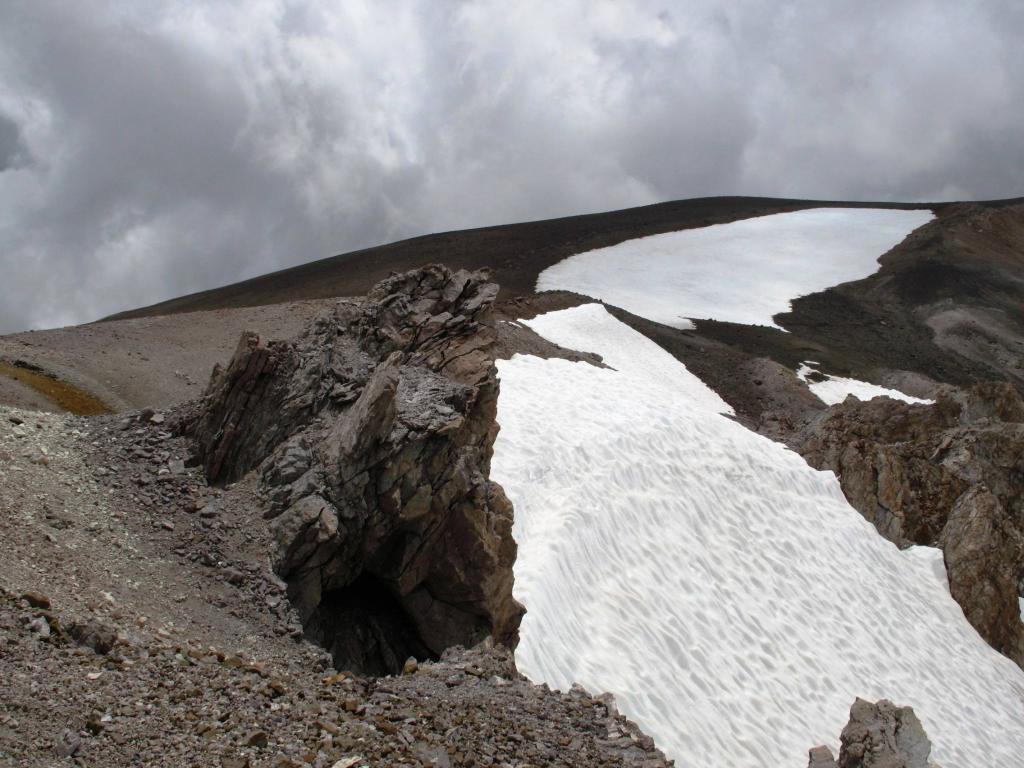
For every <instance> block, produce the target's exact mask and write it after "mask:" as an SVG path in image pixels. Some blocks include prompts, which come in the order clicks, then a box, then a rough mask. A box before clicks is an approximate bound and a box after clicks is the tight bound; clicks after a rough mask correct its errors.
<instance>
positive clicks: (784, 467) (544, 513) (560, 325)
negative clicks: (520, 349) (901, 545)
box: [492, 304, 1024, 768]
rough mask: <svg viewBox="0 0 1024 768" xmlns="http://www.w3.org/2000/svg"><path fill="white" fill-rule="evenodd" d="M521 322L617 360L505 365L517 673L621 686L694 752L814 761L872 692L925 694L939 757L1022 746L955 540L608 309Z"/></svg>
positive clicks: (498, 455) (706, 760) (636, 712)
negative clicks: (851, 479)
mask: <svg viewBox="0 0 1024 768" xmlns="http://www.w3.org/2000/svg"><path fill="white" fill-rule="evenodd" d="M523 322H524V323H525V324H526V325H529V326H530V327H532V328H533V329H534V330H535V331H536V332H537V333H539V334H541V335H542V336H544V337H545V338H547V339H549V340H551V341H553V342H554V343H557V344H560V345H562V346H564V347H569V348H574V349H579V350H587V351H591V352H597V353H598V354H600V355H602V356H603V357H604V360H605V362H606V363H607V364H608V365H610V366H612V368H613V369H614V370H607V369H599V368H595V367H593V366H590V365H588V364H586V363H570V362H568V361H565V360H560V359H552V360H543V359H540V358H536V357H532V356H521V355H517V356H515V357H514V358H513V359H512V360H508V361H499V363H498V366H499V373H500V377H501V395H500V397H499V403H498V419H499V422H500V424H501V432H500V434H499V436H498V440H497V442H496V444H495V454H494V461H493V465H492V477H493V478H494V479H495V480H496V481H497V482H499V483H501V484H502V485H503V486H504V488H505V490H506V492H507V493H508V495H509V497H510V498H511V499H512V501H513V503H514V504H515V527H514V535H515V538H516V541H517V542H518V545H519V555H518V558H517V562H516V570H515V575H516V596H517V597H518V598H519V599H520V600H521V601H522V602H523V603H524V604H525V605H526V607H527V610H528V612H527V614H526V617H525V619H524V621H523V624H522V630H521V637H522V639H521V642H520V645H519V648H518V650H517V652H516V660H517V663H518V665H519V668H520V670H521V671H522V672H524V673H525V674H526V675H528V676H529V677H530V678H531V679H533V680H535V681H537V682H547V683H549V684H550V685H552V686H555V687H558V688H562V689H565V688H568V687H569V686H570V685H571V684H572V683H573V682H579V683H581V684H583V685H584V686H585V687H587V688H588V689H589V690H591V691H593V692H598V691H606V690H607V691H612V692H613V693H615V695H616V699H617V701H618V703H619V707H620V709H621V710H622V711H623V713H625V714H626V715H627V716H629V717H631V718H633V719H635V720H636V721H637V722H638V723H640V724H641V725H642V726H643V727H644V728H645V729H646V730H647V731H648V732H649V733H650V734H651V735H652V736H653V737H654V738H655V740H656V741H657V743H658V744H659V746H660V747H661V748H662V749H664V750H665V751H666V753H667V754H668V755H669V756H670V757H673V758H675V759H676V760H677V763H678V764H679V765H680V766H701V768H754V767H757V768H768V767H770V768H779V767H780V766H781V767H785V766H792V768H804V767H805V766H806V765H807V750H808V749H809V748H810V747H812V746H815V745H817V744H829V745H831V746H832V747H833V749H836V750H837V749H838V736H839V733H840V731H841V730H842V728H843V726H844V725H845V723H846V721H847V718H848V713H849V708H850V705H851V704H852V703H853V701H854V698H855V697H856V696H861V697H863V698H867V699H872V700H874V699H878V698H882V697H886V698H890V699H892V700H893V701H895V702H897V703H898V704H904V705H911V706H913V707H914V708H915V711H916V712H917V714H918V716H919V717H920V718H921V721H922V722H923V724H924V726H925V728H926V729H927V731H928V734H929V736H930V737H931V739H932V741H933V744H934V750H933V759H934V760H936V761H938V762H939V763H941V764H942V765H943V766H944V768H975V766H981V765H991V766H1017V765H1021V764H1022V763H1021V755H1022V754H1024V725H1022V722H1024V721H1022V716H1024V673H1022V672H1021V670H1020V669H1019V668H1018V667H1016V666H1015V665H1014V664H1013V663H1012V662H1010V661H1009V660H1008V659H1006V658H1004V657H1002V656H1001V655H999V654H998V653H996V652H995V651H993V650H992V649H991V648H989V647H988V646H987V645H986V644H985V642H984V641H983V640H982V639H981V638H980V637H979V636H978V635H977V633H976V632H975V631H974V630H973V629H972V628H971V627H970V625H969V624H968V623H967V621H966V619H965V618H964V616H963V613H962V611H961V610H960V608H959V606H958V605H957V604H956V603H955V602H954V601H953V599H952V598H951V597H950V595H949V593H948V589H947V587H946V583H945V574H944V569H943V566H942V561H941V554H940V553H937V552H936V551H934V550H928V549H925V548H917V549H915V550H910V551H908V552H902V553H901V552H900V551H899V550H897V549H896V547H894V546H893V545H892V544H890V543H889V542H887V541H885V540H884V539H882V538H881V537H880V536H879V535H878V534H877V533H876V532H875V530H874V528H872V526H871V525H870V524H868V523H867V522H866V521H865V520H864V519H863V518H862V517H861V516H860V515H859V514H858V513H857V512H856V511H855V510H853V509H852V508H851V507H850V506H849V505H848V504H847V502H846V501H845V499H844V498H843V495H842V492H841V490H840V488H839V484H838V482H837V480H836V478H835V476H834V475H832V474H831V473H824V472H818V471H816V470H813V469H811V468H810V467H809V466H808V465H807V464H806V463H805V462H804V461H803V459H802V458H801V457H800V456H798V455H797V454H795V453H793V452H791V451H788V450H787V449H785V448H784V447H783V446H781V445H779V444H776V443H773V442H771V441H770V440H768V439H766V438H763V437H761V436H759V435H757V434H755V433H753V432H750V431H748V430H746V429H744V428H743V427H741V426H740V425H739V424H737V423H735V422H734V421H732V420H730V419H729V418H727V417H726V416H724V415H723V414H727V413H729V407H728V406H727V405H726V404H725V403H724V402H723V401H722V400H721V399H720V398H719V397H718V396H717V395H716V394H715V393H714V392H713V391H711V390H710V389H709V388H708V387H706V386H705V385H704V384H703V383H702V382H701V381H700V380H699V379H697V378H696V377H695V376H693V375H692V374H691V373H690V372H689V371H687V370H686V368H685V367H684V366H683V365H681V364H680V363H678V362H677V361H676V360H675V359H674V358H672V357H671V356H670V355H668V354H667V353H666V352H664V351H663V350H662V349H661V348H660V347H658V346H657V345H655V344H654V343H653V342H651V341H649V340H648V339H646V338H645V337H643V336H642V335H640V334H638V333H636V332H634V331H633V330H631V329H630V328H628V327H627V326H625V325H624V324H622V323H619V322H618V321H617V320H615V319H614V318H612V317H611V316H610V315H609V314H608V313H607V312H606V311H605V310H604V308H603V307H601V306H600V305H595V304H592V305H585V306H581V307H576V308H573V309H569V310H564V311H560V312H552V313H549V314H546V315H542V316H539V317H537V318H535V319H533V320H530V321H523Z"/></svg>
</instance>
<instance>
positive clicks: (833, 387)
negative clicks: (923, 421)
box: [796, 360, 935, 405]
mask: <svg viewBox="0 0 1024 768" xmlns="http://www.w3.org/2000/svg"><path fill="white" fill-rule="evenodd" d="M812 364H815V365H816V363H814V361H813V360H808V361H806V362H805V363H803V364H802V365H801V366H800V367H799V368H797V370H796V375H797V378H799V379H800V380H801V381H802V382H804V383H805V384H807V388H808V389H810V390H811V392H813V393H814V394H815V395H817V396H818V399H819V400H821V401H822V402H823V403H825V404H826V405H836V404H837V403H841V402H843V400H845V399H846V396H847V395H853V396H854V397H856V398H857V399H858V400H865V401H867V400H871V399H872V398H875V397H891V398H892V399H893V400H902V401H903V402H905V403H917V404H919V405H934V404H935V401H934V400H928V399H926V398H923V397H913V396H912V395H908V394H906V393H904V392H900V391H899V390H898V389H888V388H886V387H880V386H878V385H877V384H871V383H869V382H866V381H859V380H857V379H847V378H845V377H844V376H828V378H826V379H825V381H811V380H810V378H808V377H809V376H810V374H812V373H819V371H818V370H817V369H816V368H812V367H811V365H812ZM822 375H826V376H827V374H822Z"/></svg>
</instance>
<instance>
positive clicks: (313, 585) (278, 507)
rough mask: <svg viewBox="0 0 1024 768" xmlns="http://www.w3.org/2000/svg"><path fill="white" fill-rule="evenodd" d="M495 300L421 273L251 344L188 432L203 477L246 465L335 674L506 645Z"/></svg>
mask: <svg viewBox="0 0 1024 768" xmlns="http://www.w3.org/2000/svg"><path fill="white" fill-rule="evenodd" d="M497 291H498V288H497V286H496V285H495V284H493V283H490V282H488V281H487V277H486V274H485V273H480V272H474V273H469V272H451V271H449V270H448V269H446V268H444V267H440V266H431V267H426V268H423V269H420V270H415V271H412V272H408V273H405V274H402V275H395V276H392V277H391V278H388V279H387V280H385V281H383V282H382V283H380V284H379V285H378V286H377V287H376V288H374V290H373V291H371V292H370V294H369V295H368V296H367V297H366V299H365V300H364V301H362V302H358V303H357V302H340V303H339V304H338V305H337V306H336V308H335V309H334V310H333V311H331V312H328V313H325V314H324V315H321V316H320V317H318V318H317V319H316V320H315V321H314V322H313V323H312V324H311V326H310V328H309V329H308V330H307V331H306V333H305V334H304V335H302V336H300V337H299V338H298V339H295V340H292V341H285V342H270V343H268V344H264V343H263V342H262V341H261V340H260V339H259V338H257V337H255V336H254V335H253V334H246V335H244V336H243V337H242V340H241V342H240V343H239V346H238V349H237V350H236V352H235V355H234V357H233V358H232V360H231V362H230V363H229V364H228V365H227V367H225V368H222V369H218V370H216V371H215V372H214V376H213V379H212V380H211V383H210V387H209V389H208V391H207V394H206V396H205V398H204V401H203V404H202V407H201V409H200V411H199V412H198V413H197V414H196V416H195V417H194V418H193V421H192V423H191V425H190V426H189V429H190V430H191V431H192V432H193V434H194V436H195V439H196V443H197V446H198V454H199V456H198V458H199V460H201V461H202V463H203V466H204V468H205V471H206V474H207V477H208V478H209V479H210V480H217V481H230V480H234V479H237V478H239V477H241V476H242V475H244V474H246V473H247V472H248V471H250V470H252V469H254V468H257V467H259V469H260V477H261V485H262V490H263V494H264V497H265V500H266V508H265V510H264V517H265V518H266V519H267V521H268V524H269V526H270V528H271V531H272V533H273V537H274V541H275V543H276V551H275V552H274V561H275V569H276V571H277V572H278V573H279V574H280V575H281V576H282V578H284V579H285V580H286V581H287V583H288V591H289V595H290V597H291V599H292V601H293V603H294V605H295V606H296V608H297V609H298V612H299V614H300V616H301V618H302V621H303V624H304V628H305V631H306V634H307V636H309V637H311V638H313V639H315V640H317V641H319V642H321V643H322V644H324V646H325V647H327V648H329V649H330V650H331V651H332V653H333V654H334V656H335V662H336V664H337V665H338V666H339V668H346V667H347V668H358V669H361V670H363V671H368V672H393V671H396V670H400V669H401V666H402V663H403V662H404V660H405V659H406V658H407V657H408V656H410V655H414V656H418V657H420V658H424V657H436V656H438V655H439V654H440V653H441V652H442V651H444V649H445V648H448V647H450V646H454V645H466V646H470V645H475V644H476V643H478V642H479V641H481V640H482V639H484V638H485V637H487V636H492V637H493V638H494V639H495V640H496V641H498V642H499V643H504V644H507V645H514V644H515V641H516V637H517V630H518V625H519V621H520V618H521V616H522V613H523V609H522V607H521V606H520V605H519V604H518V603H516V601H515V600H514V599H513V598H512V564H513V561H514V559H515V551H516V550H515V543H514V541H513V539H512V535H511V526H512V507H511V504H510V503H509V501H508V499H507V498H506V497H505V494H504V493H503V492H502V489H501V488H500V486H498V485H497V484H495V483H493V482H491V481H490V480H489V479H488V475H489V471H490V460H491V453H492V446H493V443H494V438H495V436H496V434H497V430H498V427H497V424H496V422H495V413H496V403H497V395H498V382H497V379H496V373H495V368H494V358H493V346H494V338H495V337H494V329H493V327H492V325H491V321H490V311H491V305H492V303H493V300H494V298H495V296H496V295H497Z"/></svg>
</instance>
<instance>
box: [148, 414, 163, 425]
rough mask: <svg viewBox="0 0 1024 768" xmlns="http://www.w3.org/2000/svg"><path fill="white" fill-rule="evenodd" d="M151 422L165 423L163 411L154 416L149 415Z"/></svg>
mask: <svg viewBox="0 0 1024 768" xmlns="http://www.w3.org/2000/svg"><path fill="white" fill-rule="evenodd" d="M149 423H150V424H163V423H164V415H163V414H162V413H154V414H153V415H152V416H150V417H149Z"/></svg>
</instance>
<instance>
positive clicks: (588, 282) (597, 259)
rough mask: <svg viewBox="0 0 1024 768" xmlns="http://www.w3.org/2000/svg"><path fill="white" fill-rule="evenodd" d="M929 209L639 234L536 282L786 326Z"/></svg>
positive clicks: (651, 310) (822, 211) (874, 260)
mask: <svg viewBox="0 0 1024 768" xmlns="http://www.w3.org/2000/svg"><path fill="white" fill-rule="evenodd" d="M932 218H934V216H933V214H932V213H931V212H930V211H926V210H922V211H894V210H888V209H880V208H813V209H810V210H805V211H795V212H793V213H776V214H772V215H769V216H759V217H756V218H752V219H742V220H740V221H734V222H730V223H728V224H714V225H712V226H708V227H701V228H698V229H686V230H682V231H679V232H668V233H665V234H661V235H651V236H649V237H641V238H635V239H633V240H626V241H625V242H622V243H619V244H618V245H613V246H610V247H608V248H598V249H595V250H592V251H586V252H584V253H578V254H575V255H573V256H570V257H568V258H567V259H565V260H563V261H560V262H559V263H557V264H555V265H553V266H551V267H549V268H548V269H546V270H544V271H543V272H541V274H540V275H539V276H538V278H537V290H538V291H548V290H566V291H575V292H576V293H581V294H583V295H585V296H591V297H593V298H595V299H600V300H602V301H605V302H607V303H609V304H613V305H615V306H618V307H622V308H623V309H625V310H628V311H629V312H632V313H633V314H635V315H640V316H641V317H646V318H647V319H648V320H654V321H656V322H659V323H663V324H665V325H670V326H673V327H676V328H692V327H693V323H692V322H690V320H689V318H697V319H704V318H709V319H712V320H723V321H728V322H734V323H745V324H748V325H767V326H771V327H774V328H778V326H777V325H775V323H774V322H773V320H772V317H773V316H774V315H776V314H778V313H779V312H787V311H789V309H790V301H792V300H793V299H795V298H797V297H799V296H805V295H807V294H809V293H814V292H816V291H821V290H824V289H826V288H829V287H831V286H834V285H838V284H840V283H845V282H848V281H850V280H859V279H861V278H864V277H867V276H869V275H872V274H874V272H875V271H876V270H877V269H878V257H879V256H881V255H882V254H884V253H885V252H886V251H888V250H889V249H891V248H892V247H893V246H895V245H897V244H898V243H899V242H900V241H902V240H903V238H905V237H906V236H907V235H908V234H909V233H910V232H911V231H913V230H914V229H917V228H918V227H920V226H922V225H923V224H926V223H927V222H928V221H930V220H931V219H932Z"/></svg>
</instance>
